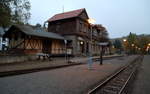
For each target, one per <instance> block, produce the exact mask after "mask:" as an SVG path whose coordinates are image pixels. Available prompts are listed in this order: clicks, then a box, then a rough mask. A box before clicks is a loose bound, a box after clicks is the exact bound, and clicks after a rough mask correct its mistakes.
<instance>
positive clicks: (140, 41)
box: [138, 35, 150, 54]
mask: <svg viewBox="0 0 150 94" xmlns="http://www.w3.org/2000/svg"><path fill="white" fill-rule="evenodd" d="M149 43H150V39H149V38H148V37H146V36H145V35H141V36H140V37H139V39H138V47H139V48H141V53H143V54H145V53H146V48H147V46H148V44H149Z"/></svg>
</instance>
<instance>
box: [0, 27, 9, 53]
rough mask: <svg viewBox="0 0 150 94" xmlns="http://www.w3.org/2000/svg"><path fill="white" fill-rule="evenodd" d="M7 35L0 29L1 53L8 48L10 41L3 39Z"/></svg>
mask: <svg viewBox="0 0 150 94" xmlns="http://www.w3.org/2000/svg"><path fill="white" fill-rule="evenodd" d="M4 34H5V29H4V28H2V27H0V51H2V50H6V48H7V46H8V39H7V38H3V35H4Z"/></svg>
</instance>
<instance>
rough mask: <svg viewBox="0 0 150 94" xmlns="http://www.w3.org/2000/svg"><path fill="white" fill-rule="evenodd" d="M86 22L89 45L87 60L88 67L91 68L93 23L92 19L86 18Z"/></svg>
mask: <svg viewBox="0 0 150 94" xmlns="http://www.w3.org/2000/svg"><path fill="white" fill-rule="evenodd" d="M88 23H89V24H90V47H89V60H88V68H89V69H91V67H92V63H93V61H92V24H94V23H95V20H94V19H91V18H90V19H88Z"/></svg>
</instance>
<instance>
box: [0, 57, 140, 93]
mask: <svg viewBox="0 0 150 94" xmlns="http://www.w3.org/2000/svg"><path fill="white" fill-rule="evenodd" d="M136 57H137V56H128V57H120V58H114V59H110V60H105V61H104V64H103V65H102V66H100V65H99V62H94V64H93V69H92V70H88V67H87V65H86V64H84V65H78V66H70V67H64V68H59V69H53V70H47V71H41V72H35V73H29V74H23V75H16V76H10V77H2V78H0V94H84V93H86V92H87V91H88V90H89V89H90V88H91V87H93V86H95V85H96V84H97V83H99V82H101V81H102V80H103V79H105V78H106V77H108V76H109V75H111V74H112V73H114V72H115V71H116V70H118V69H119V68H121V67H123V66H125V65H126V64H127V63H129V62H131V61H133V60H134V59H135V58H136Z"/></svg>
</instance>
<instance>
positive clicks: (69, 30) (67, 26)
mask: <svg viewBox="0 0 150 94" xmlns="http://www.w3.org/2000/svg"><path fill="white" fill-rule="evenodd" d="M48 31H49V32H55V33H58V34H62V35H65V34H74V33H75V32H76V20H75V19H68V20H61V21H55V22H49V25H48Z"/></svg>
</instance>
